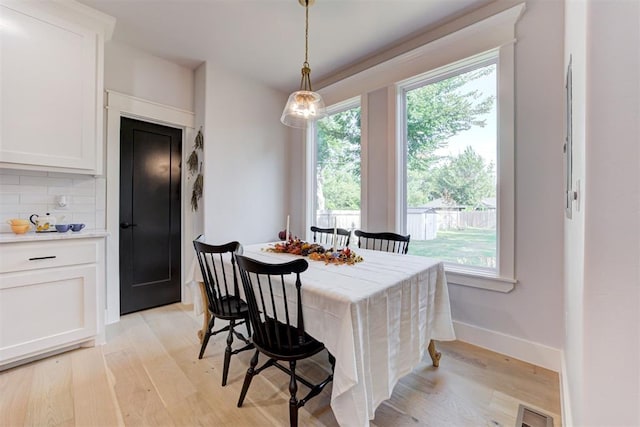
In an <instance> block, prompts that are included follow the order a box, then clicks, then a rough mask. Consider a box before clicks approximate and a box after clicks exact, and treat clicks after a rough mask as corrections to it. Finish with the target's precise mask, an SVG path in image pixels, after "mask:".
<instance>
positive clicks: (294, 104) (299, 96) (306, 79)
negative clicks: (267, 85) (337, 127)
mask: <svg viewBox="0 0 640 427" xmlns="http://www.w3.org/2000/svg"><path fill="white" fill-rule="evenodd" d="M298 1H299V3H300V4H301V5H302V6H304V8H305V18H306V19H305V45H304V63H303V64H302V79H301V80H300V90H298V91H296V92H293V93H292V94H291V95H289V99H288V100H287V104H286V105H285V106H284V110H283V111H282V116H281V117H280V121H281V122H282V123H283V124H285V125H287V126H291V127H294V128H303V129H304V128H306V127H307V126H308V125H309V123H312V122H315V121H316V120H320V119H322V118H325V117H327V109H326V108H325V106H324V101H323V100H322V97H321V96H320V94H319V93H317V92H314V91H313V89H312V88H311V77H310V76H311V68H310V67H309V62H308V60H309V6H311V5H312V4H313V3H314V0H298Z"/></svg>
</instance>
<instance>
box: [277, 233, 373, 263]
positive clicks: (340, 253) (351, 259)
mask: <svg viewBox="0 0 640 427" xmlns="http://www.w3.org/2000/svg"><path fill="white" fill-rule="evenodd" d="M265 250H266V251H268V252H276V253H286V254H292V255H302V256H308V257H309V258H310V259H312V260H314V261H324V262H325V264H336V265H340V264H347V265H353V264H355V263H358V262H362V261H364V260H363V258H362V257H361V256H359V255H356V253H355V252H354V251H352V250H351V249H349V248H344V249H340V250H337V251H336V250H332V249H329V250H327V249H325V248H324V246H322V245H319V244H317V243H310V242H304V241H302V240H300V239H298V238H295V239H289V240H287V241H285V242H281V243H275V244H274V245H273V246H271V247H268V248H266V249H265Z"/></svg>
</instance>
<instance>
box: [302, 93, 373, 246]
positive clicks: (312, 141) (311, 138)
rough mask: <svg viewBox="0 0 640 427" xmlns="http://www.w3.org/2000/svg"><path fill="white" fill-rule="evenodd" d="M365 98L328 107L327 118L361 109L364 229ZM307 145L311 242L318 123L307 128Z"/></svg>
mask: <svg viewBox="0 0 640 427" xmlns="http://www.w3.org/2000/svg"><path fill="white" fill-rule="evenodd" d="M363 98H364V97H363V96H360V95H359V96H354V97H352V98H349V99H347V100H344V101H341V102H336V103H335V104H332V105H330V106H328V107H327V116H331V115H334V114H338V113H342V112H343V111H347V110H350V109H352V108H356V107H360V225H361V227H362V224H363V221H364V218H365V215H364V214H363V206H364V205H365V201H364V197H363V196H364V191H363V187H364V178H365V176H366V174H365V171H364V165H365V162H364V161H363V159H364V158H365V157H364V155H363V150H364V133H365V130H364V129H365V126H363V116H364V114H363V113H364V111H363V109H364V106H363ZM305 139H306V141H308V144H307V155H306V160H307V162H306V163H307V171H309V172H308V173H307V174H306V175H307V179H306V181H307V183H306V187H307V194H309V195H310V197H307V200H306V212H307V215H306V227H305V230H306V239H307V240H308V241H311V239H312V236H311V230H310V227H311V226H312V225H315V221H316V200H317V197H316V191H317V184H316V182H317V180H316V163H317V152H318V133H317V126H316V123H315V122H313V123H311V125H310V126H308V127H307V131H306V135H305Z"/></svg>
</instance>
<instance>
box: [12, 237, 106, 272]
mask: <svg viewBox="0 0 640 427" xmlns="http://www.w3.org/2000/svg"><path fill="white" fill-rule="evenodd" d="M97 256H98V248H97V242H96V241H95V240H86V239H82V240H73V241H48V242H20V243H5V244H3V245H0V273H10V272H14V271H28V270H37V269H40V268H51V267H63V266H67V265H79V264H90V263H95V262H97Z"/></svg>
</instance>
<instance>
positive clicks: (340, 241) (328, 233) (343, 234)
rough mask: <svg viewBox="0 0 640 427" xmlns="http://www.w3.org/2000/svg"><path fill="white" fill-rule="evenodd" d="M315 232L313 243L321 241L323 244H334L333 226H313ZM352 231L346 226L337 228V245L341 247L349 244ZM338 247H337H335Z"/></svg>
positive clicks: (312, 230)
mask: <svg viewBox="0 0 640 427" xmlns="http://www.w3.org/2000/svg"><path fill="white" fill-rule="evenodd" d="M311 232H312V233H313V243H321V244H323V245H333V228H319V227H316V226H315V225H312V226H311ZM350 238H351V231H349V230H345V229H344V228H336V245H337V246H338V247H339V248H340V247H342V248H346V247H347V246H349V239H350ZM334 249H337V248H334Z"/></svg>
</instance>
